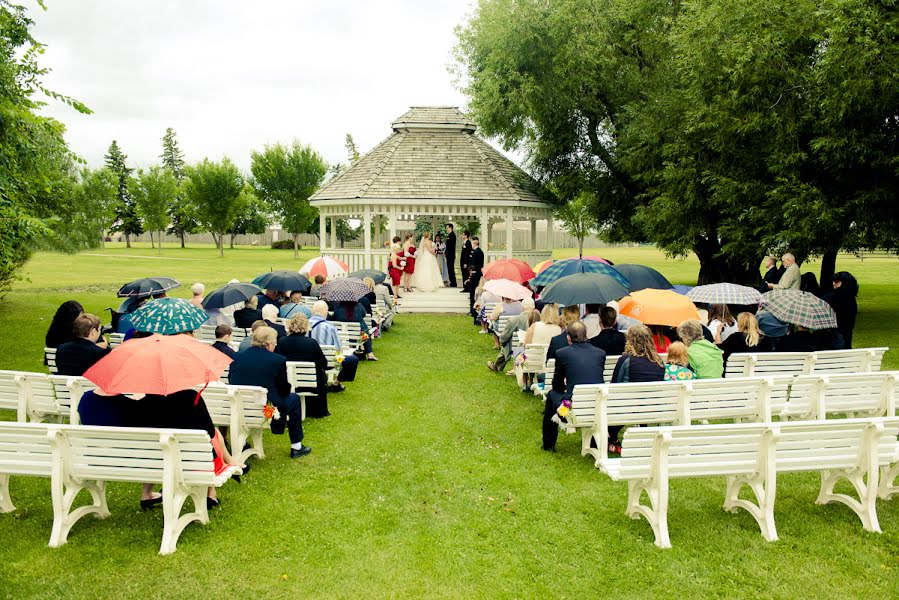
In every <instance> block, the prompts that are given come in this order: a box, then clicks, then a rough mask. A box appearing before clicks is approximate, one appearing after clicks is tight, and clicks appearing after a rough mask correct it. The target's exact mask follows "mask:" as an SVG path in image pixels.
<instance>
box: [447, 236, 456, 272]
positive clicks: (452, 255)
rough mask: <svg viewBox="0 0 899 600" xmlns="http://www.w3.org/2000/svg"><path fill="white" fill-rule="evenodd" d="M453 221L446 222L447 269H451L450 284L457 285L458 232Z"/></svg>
mask: <svg viewBox="0 0 899 600" xmlns="http://www.w3.org/2000/svg"><path fill="white" fill-rule="evenodd" d="M453 229H454V227H453V224H452V223H447V224H446V270H447V271H449V286H450V287H456V232H455V231H453Z"/></svg>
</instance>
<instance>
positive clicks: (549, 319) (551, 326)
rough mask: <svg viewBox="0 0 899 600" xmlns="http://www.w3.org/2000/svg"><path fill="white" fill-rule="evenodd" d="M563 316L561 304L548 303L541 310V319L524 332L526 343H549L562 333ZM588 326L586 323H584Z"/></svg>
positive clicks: (528, 344) (526, 344)
mask: <svg viewBox="0 0 899 600" xmlns="http://www.w3.org/2000/svg"><path fill="white" fill-rule="evenodd" d="M561 322H562V317H561V316H560V315H559V306H558V305H557V304H546V305H544V306H543V310H541V311H540V320H539V321H537V322H536V323H534V324H533V325H531V326H530V327H528V330H527V332H526V333H525V334H524V345H525V346H530V345H531V344H545V345H547V346H548V345H549V343H550V342H552V340H553V338H554V337H556V336H557V335H561V333H562V326H561V325H559V323H561ZM584 327H585V328H586V325H584Z"/></svg>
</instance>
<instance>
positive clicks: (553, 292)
mask: <svg viewBox="0 0 899 600" xmlns="http://www.w3.org/2000/svg"><path fill="white" fill-rule="evenodd" d="M625 296H627V288H626V287H624V286H623V285H621V283H619V282H618V280H616V279H615V278H613V277H610V276H608V275H603V274H602V273H575V274H574V275H566V276H565V277H561V278H559V279H557V280H556V281H555V282H554V283H551V284H550V285H548V286H546V287H545V288H544V289H543V293H541V294H540V299H541V300H543V301H544V302H546V303H553V304H563V305H565V306H572V305H575V304H594V303H595V304H605V303H606V302H611V301H612V300H619V299H621V298H624V297H625Z"/></svg>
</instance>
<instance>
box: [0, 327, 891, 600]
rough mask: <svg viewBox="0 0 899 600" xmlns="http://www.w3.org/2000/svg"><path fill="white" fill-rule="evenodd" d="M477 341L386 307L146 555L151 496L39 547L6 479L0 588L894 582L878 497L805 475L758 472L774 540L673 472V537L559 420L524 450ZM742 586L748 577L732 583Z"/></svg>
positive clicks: (256, 590)
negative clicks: (284, 418)
mask: <svg viewBox="0 0 899 600" xmlns="http://www.w3.org/2000/svg"><path fill="white" fill-rule="evenodd" d="M490 349H491V343H490V341H489V339H487V338H486V336H478V335H476V334H475V333H474V330H473V328H472V327H471V325H470V323H469V321H468V319H466V318H464V317H450V316H411V315H409V316H407V315H402V316H401V317H400V318H399V320H398V324H397V325H396V327H395V328H394V330H393V331H391V332H390V333H389V334H388V335H387V336H385V337H384V338H383V339H382V340H379V341H378V343H377V347H376V350H377V354H378V355H379V358H380V359H381V361H380V362H378V363H374V364H372V363H367V364H362V365H360V369H359V377H358V379H357V381H356V382H354V383H353V384H351V385H350V386H349V387H348V390H347V391H346V392H345V393H342V394H336V395H332V396H331V398H330V405H331V411H332V413H333V416H332V417H330V418H328V419H325V420H320V421H307V423H306V428H307V439H306V441H307V442H308V443H309V444H310V445H311V446H312V447H313V448H314V450H313V453H312V454H311V455H310V456H309V457H306V458H304V459H301V460H295V461H291V460H290V459H289V458H287V440H286V437H275V436H271V435H268V434H267V435H266V439H265V444H266V451H267V453H268V458H267V459H265V460H264V461H257V462H256V464H255V465H254V469H253V472H252V473H250V475H249V476H248V477H247V478H246V479H245V482H244V484H243V485H240V486H238V485H233V484H228V485H227V486H226V487H225V488H224V489H223V490H222V491H221V494H220V496H221V498H222V500H223V505H222V508H221V509H220V510H217V511H214V512H213V514H212V520H211V522H210V524H209V525H208V526H206V527H202V526H199V525H196V524H195V525H191V526H190V527H188V528H187V530H186V531H185V532H184V534H183V535H182V538H181V541H180V543H179V547H178V552H177V553H176V554H174V555H173V556H169V557H160V556H158V555H156V551H157V549H158V545H159V539H160V535H161V532H162V513H161V510H156V511H152V512H149V513H141V512H140V511H139V510H138V509H137V492H138V489H137V486H135V485H123V484H113V485H110V490H109V505H110V509H111V511H112V516H111V517H109V518H108V519H106V520H104V521H98V520H95V519H92V518H87V519H85V520H83V521H82V522H80V523H78V524H77V525H76V526H75V528H74V531H73V533H72V534H71V537H70V541H69V543H68V544H67V545H66V546H64V547H63V548H60V549H58V550H50V549H48V548H47V547H46V541H47V539H48V536H49V532H50V525H51V522H52V513H51V510H50V497H49V486H48V485H47V482H46V481H43V480H40V479H26V478H20V477H14V478H13V479H12V482H11V487H12V493H13V500H14V502H15V503H16V504H17V505H18V507H19V510H18V511H17V512H16V513H13V514H8V515H0V539H2V540H3V541H4V543H3V544H2V545H0V582H2V583H3V584H2V585H0V596H3V597H10V598H25V597H52V596H57V597H62V596H65V597H68V598H101V597H103V598H105V597H122V596H124V595H126V594H127V595H130V596H133V597H138V596H140V597H158V596H169V597H175V596H177V597H200V596H208V595H212V594H213V593H215V594H217V595H220V594H222V593H224V594H225V595H226V596H231V595H238V594H241V595H250V594H251V595H253V596H260V597H264V596H272V597H356V596H367V597H422V596H427V597H557V596H571V597H588V596H597V595H600V594H603V593H610V592H611V593H613V594H617V595H619V596H621V597H633V596H647V597H648V596H653V595H659V594H663V595H666V596H673V595H675V594H677V595H681V594H682V593H683V592H684V591H689V593H690V594H691V595H702V596H736V595H746V594H747V593H752V594H753V595H761V596H769V597H776V596H780V597H790V596H806V597H813V596H814V597H834V596H837V595H840V596H846V595H848V596H849V597H855V596H869V597H878V596H881V597H887V596H895V595H896V594H897V592H899V586H897V578H896V577H895V570H896V569H897V568H899V560H897V553H896V552H897V541H899V538H897V532H899V508H897V505H899V503H897V501H896V500H894V501H892V502H887V503H883V502H881V503H879V509H880V520H881V525H882V527H883V529H884V531H886V532H887V533H885V534H883V535H880V536H878V535H873V534H866V533H865V532H864V531H863V530H862V528H861V525H860V523H859V522H858V519H857V518H856V517H855V515H854V514H853V513H851V511H849V510H848V509H847V508H845V507H841V506H827V507H819V506H815V505H814V498H815V496H816V494H817V478H816V477H814V476H798V477H797V476H789V477H784V478H782V480H781V481H779V482H778V503H777V508H776V517H777V524H778V530H779V533H780V536H781V541H780V542H777V543H774V544H769V543H766V542H764V541H763V540H762V538H761V536H760V535H759V533H758V528H757V526H756V524H755V522H754V521H753V520H752V518H751V517H749V516H748V515H747V514H745V513H742V514H737V515H730V514H727V513H724V512H723V511H722V510H721V502H722V501H723V494H724V481H723V479H717V478H714V479H706V480H701V481H686V482H685V481H676V482H675V483H674V485H673V486H672V495H671V508H670V513H669V522H670V527H671V538H672V542H673V544H674V549H672V550H669V551H661V550H658V549H656V548H655V547H654V546H653V544H652V534H651V530H650V528H649V527H648V525H647V524H646V523H645V522H644V521H631V520H629V519H628V518H626V517H625V516H624V514H623V511H624V506H625V500H626V485H624V484H615V483H611V482H610V481H609V480H608V479H607V478H604V477H602V476H601V475H599V473H598V472H596V471H595V470H594V469H593V467H592V464H591V462H590V461H588V460H587V459H584V458H581V457H580V455H579V452H578V450H579V440H578V439H576V438H575V437H574V436H562V437H561V438H560V443H559V452H558V453H556V454H547V453H544V452H543V451H541V450H540V449H539V422H540V406H539V404H538V402H537V400H536V399H535V398H534V397H533V396H528V395H524V394H519V393H517V392H515V389H514V383H513V382H512V381H510V378H507V377H505V376H502V375H494V374H491V373H489V372H488V371H487V370H486V368H485V367H484V362H485V360H486V358H487V357H488V356H489V354H490ZM750 590H751V592H750Z"/></svg>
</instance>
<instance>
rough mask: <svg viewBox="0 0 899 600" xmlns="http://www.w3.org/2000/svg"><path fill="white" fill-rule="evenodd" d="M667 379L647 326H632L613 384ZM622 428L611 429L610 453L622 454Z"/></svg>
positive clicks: (616, 365)
mask: <svg viewBox="0 0 899 600" xmlns="http://www.w3.org/2000/svg"><path fill="white" fill-rule="evenodd" d="M664 379H665V361H663V360H662V357H661V356H659V353H658V352H656V346H655V343H654V342H653V340H652V333H650V331H649V328H648V327H647V326H646V325H640V324H638V325H631V326H630V328H628V330H627V333H626V334H625V343H624V353H623V354H622V355H621V356H619V357H618V362H617V363H615V370H614V371H612V383H645V382H651V381H663V380H664ZM621 429H622V426H620V425H619V426H612V427H609V452H614V453H620V452H621V443H620V442H619V441H618V434H619V433H620V432H621Z"/></svg>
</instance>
